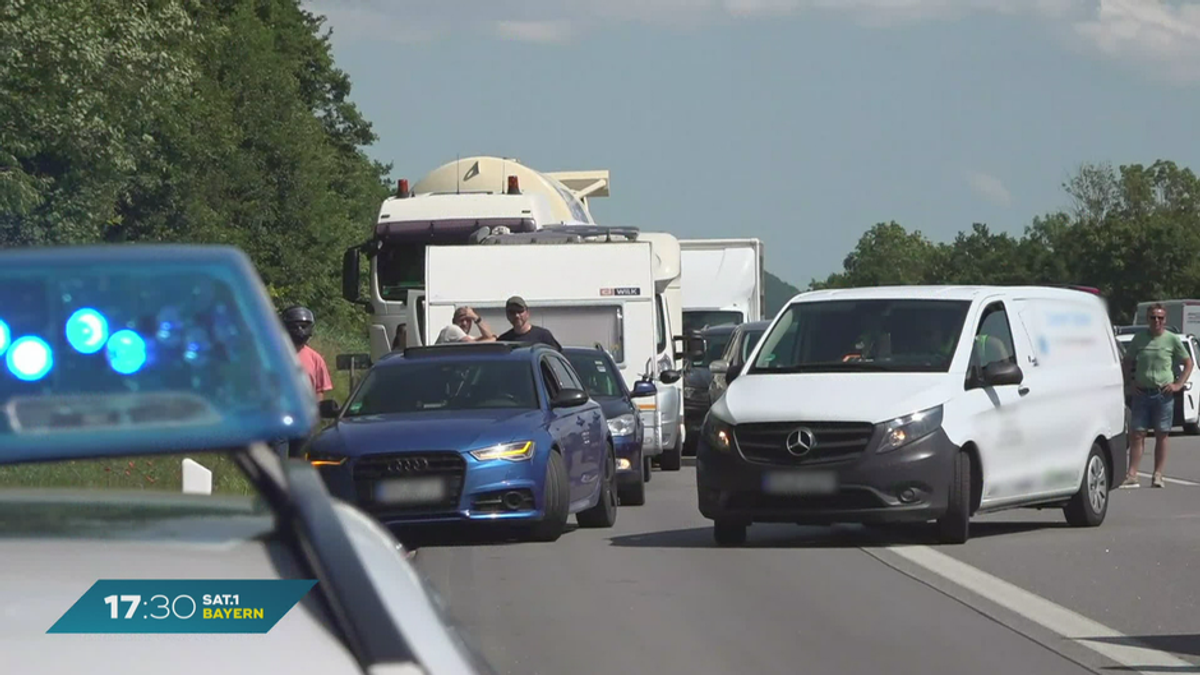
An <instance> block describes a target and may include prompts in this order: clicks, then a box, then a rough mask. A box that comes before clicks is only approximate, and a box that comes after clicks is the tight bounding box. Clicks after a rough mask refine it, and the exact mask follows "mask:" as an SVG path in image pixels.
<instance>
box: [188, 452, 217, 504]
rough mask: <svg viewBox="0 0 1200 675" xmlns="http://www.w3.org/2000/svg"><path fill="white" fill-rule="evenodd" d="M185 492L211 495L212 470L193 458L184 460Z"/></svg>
mask: <svg viewBox="0 0 1200 675" xmlns="http://www.w3.org/2000/svg"><path fill="white" fill-rule="evenodd" d="M183 492H184V494H198V495H211V494H212V470H211V469H207V468H205V467H204V465H203V464H201V463H200V462H197V461H195V460H193V459H189V458H186V457H185V458H184V460H183Z"/></svg>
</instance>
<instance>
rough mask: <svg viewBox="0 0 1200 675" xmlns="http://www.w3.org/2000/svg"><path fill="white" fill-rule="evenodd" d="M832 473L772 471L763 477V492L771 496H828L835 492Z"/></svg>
mask: <svg viewBox="0 0 1200 675" xmlns="http://www.w3.org/2000/svg"><path fill="white" fill-rule="evenodd" d="M837 489H838V480H837V474H836V473H833V472H832V471H772V472H769V473H766V474H764V475H763V492H766V493H767V494H773V495H828V494H833V493H835V492H837Z"/></svg>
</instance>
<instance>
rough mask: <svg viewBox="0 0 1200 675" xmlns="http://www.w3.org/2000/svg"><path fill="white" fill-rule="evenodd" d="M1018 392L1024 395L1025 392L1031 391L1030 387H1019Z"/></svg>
mask: <svg viewBox="0 0 1200 675" xmlns="http://www.w3.org/2000/svg"><path fill="white" fill-rule="evenodd" d="M1017 393H1018V394H1020V395H1022V396H1024V395H1025V394H1028V393H1029V387H1018V388H1017Z"/></svg>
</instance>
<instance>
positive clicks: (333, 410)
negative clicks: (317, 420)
mask: <svg viewBox="0 0 1200 675" xmlns="http://www.w3.org/2000/svg"><path fill="white" fill-rule="evenodd" d="M318 408H319V409H320V411H321V419H326V420H332V419H336V418H337V416H338V415H339V414H341V412H342V406H341V405H340V404H339V403H338V402H337V401H335V400H333V399H331V398H327V399H325V400H323V401H321V402H320V404H319V405H318Z"/></svg>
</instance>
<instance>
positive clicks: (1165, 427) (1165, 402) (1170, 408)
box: [1129, 389, 1175, 433]
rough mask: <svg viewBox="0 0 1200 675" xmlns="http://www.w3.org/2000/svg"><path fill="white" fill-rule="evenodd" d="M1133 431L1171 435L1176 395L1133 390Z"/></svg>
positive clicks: (1130, 425) (1131, 428) (1130, 423)
mask: <svg viewBox="0 0 1200 675" xmlns="http://www.w3.org/2000/svg"><path fill="white" fill-rule="evenodd" d="M1130 408H1131V409H1132V410H1131V413H1132V415H1131V419H1130V420H1129V428H1130V430H1131V431H1149V430H1154V431H1155V432H1158V433H1169V432H1170V431H1171V426H1172V425H1173V423H1174V421H1175V395H1174V394H1165V393H1163V392H1161V391H1147V390H1145V389H1134V390H1133V404H1132V405H1131V406H1130Z"/></svg>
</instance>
